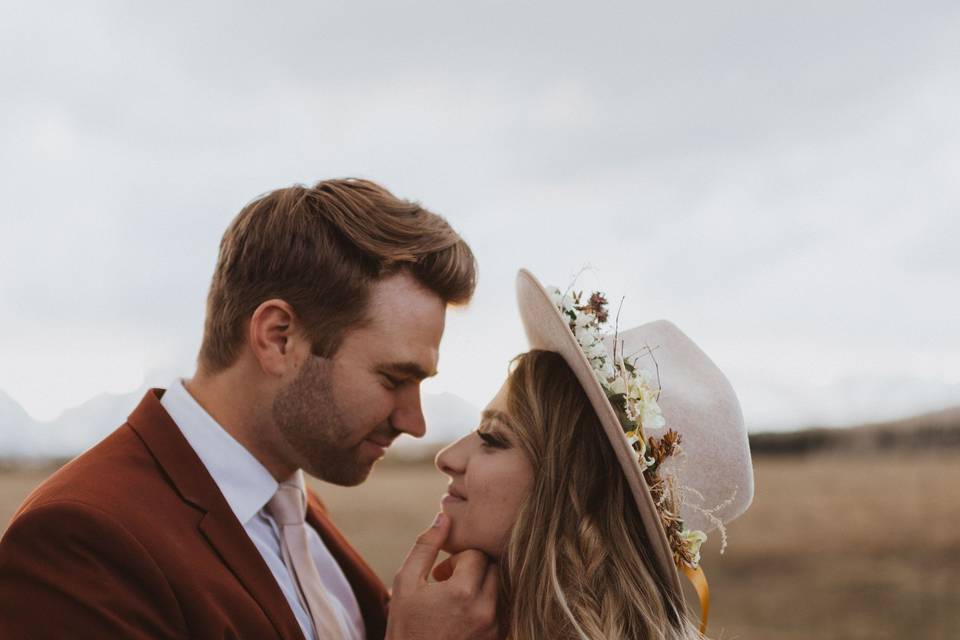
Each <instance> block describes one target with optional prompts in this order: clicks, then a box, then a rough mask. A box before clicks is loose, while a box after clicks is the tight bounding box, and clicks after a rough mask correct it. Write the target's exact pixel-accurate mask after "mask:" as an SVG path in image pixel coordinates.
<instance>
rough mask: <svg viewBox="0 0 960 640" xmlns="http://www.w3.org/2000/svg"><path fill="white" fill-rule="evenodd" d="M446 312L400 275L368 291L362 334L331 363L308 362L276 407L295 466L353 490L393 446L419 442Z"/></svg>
mask: <svg viewBox="0 0 960 640" xmlns="http://www.w3.org/2000/svg"><path fill="white" fill-rule="evenodd" d="M445 310H446V305H445V304H444V302H443V301H442V300H441V299H440V298H439V296H437V295H436V294H434V293H432V292H430V291H428V290H426V289H423V288H422V287H421V286H420V285H419V284H418V283H417V282H416V280H414V279H413V277H412V276H410V275H409V274H407V273H405V272H400V273H399V274H397V275H393V276H390V277H388V278H385V279H383V280H381V281H379V282H377V283H376V284H374V285H372V287H371V291H370V306H369V310H368V314H367V315H368V318H369V322H368V323H367V324H366V326H364V327H361V328H357V329H354V330H349V331H348V332H347V334H346V335H345V336H344V340H343V342H342V344H341V346H340V348H339V349H338V350H337V352H336V354H334V356H333V357H332V358H329V359H328V358H321V357H319V356H314V355H311V356H309V357H307V359H306V361H305V362H304V364H303V366H302V368H301V370H300V372H299V373H298V374H297V376H296V378H294V380H293V381H292V382H290V384H288V385H287V386H286V387H284V388H282V389H281V390H280V392H279V393H278V394H277V396H276V398H275V400H274V403H273V408H272V413H273V419H274V422H275V423H276V426H277V429H278V431H279V433H280V436H281V437H282V438H283V439H284V440H286V443H287V444H288V445H289V446H288V447H287V448H288V449H290V450H291V451H292V452H293V455H294V456H295V457H296V458H297V459H296V460H295V463H296V465H297V466H299V467H300V468H302V469H303V470H304V471H306V472H307V473H309V474H310V475H313V476H316V477H318V478H320V479H322V480H326V481H327V482H332V483H334V484H339V485H344V486H353V485H357V484H360V483H361V482H363V481H364V480H365V479H366V478H367V475H369V473H370V470H371V468H372V467H373V465H374V463H375V462H376V461H377V460H379V459H380V458H381V457H383V454H384V450H385V449H386V448H387V447H388V446H390V443H391V442H392V441H393V440H394V438H396V437H397V436H398V435H400V434H401V433H409V434H410V435H412V436H414V437H417V438H419V437H420V436H422V435H423V434H424V432H425V430H426V425H425V422H424V418H423V411H422V410H421V406H420V382H421V381H422V380H423V379H424V378H426V377H429V376H432V375H435V374H436V370H437V358H438V354H439V348H440V338H441V337H442V336H443V328H444V314H445Z"/></svg>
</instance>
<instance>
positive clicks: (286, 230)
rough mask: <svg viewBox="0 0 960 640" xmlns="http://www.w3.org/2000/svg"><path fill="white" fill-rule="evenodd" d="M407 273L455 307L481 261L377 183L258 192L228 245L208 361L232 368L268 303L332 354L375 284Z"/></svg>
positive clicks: (204, 351) (210, 325)
mask: <svg viewBox="0 0 960 640" xmlns="http://www.w3.org/2000/svg"><path fill="white" fill-rule="evenodd" d="M401 269H406V270H408V271H409V273H410V274H412V275H413V277H414V278H416V280H417V281H418V282H419V283H420V284H421V285H422V286H423V287H425V288H426V289H428V290H430V291H433V292H434V293H436V294H437V295H438V296H439V297H440V298H441V299H442V300H444V301H445V302H447V303H448V304H462V303H466V302H468V301H469V300H470V297H471V296H472V295H473V291H474V288H475V287H476V280H477V269H476V260H475V259H474V256H473V252H472V251H471V250H470V247H469V246H468V245H467V243H466V242H464V240H463V238H461V237H460V236H459V235H458V234H457V233H456V232H455V231H454V230H453V229H452V228H451V227H450V225H449V224H448V223H447V221H446V220H444V219H443V218H442V217H440V216H438V215H437V214H435V213H432V212H430V211H428V210H426V209H424V208H423V207H421V206H420V205H419V204H418V203H415V202H410V201H407V200H402V199H400V198H397V197H396V196H394V195H393V194H392V193H390V192H389V191H387V190H386V189H384V188H383V187H381V186H380V185H378V184H376V183H373V182H370V181H368V180H359V179H342V180H325V181H322V182H318V183H317V184H316V185H314V186H313V187H305V186H302V185H295V186H292V187H288V188H285V189H277V190H276V191H271V192H270V193H268V194H266V195H264V196H261V197H260V198H257V199H256V200H254V201H253V202H251V203H250V204H248V205H247V206H246V207H244V208H243V210H242V211H240V213H239V214H237V217H236V218H234V220H233V222H232V223H231V224H230V226H229V227H228V228H227V230H226V232H225V233H224V235H223V240H221V242H220V256H219V258H218V259H217V266H216V269H215V270H214V273H213V281H212V282H211V284H210V293H209V295H208V297H207V317H206V323H205V326H204V335H203V343H202V345H201V347H200V356H199V363H200V366H201V367H202V368H203V369H204V370H205V371H207V372H208V373H216V372H218V371H222V370H223V369H225V368H227V367H229V366H230V365H231V364H233V362H234V361H235V360H236V358H237V355H238V353H239V349H240V346H241V345H242V344H243V342H244V339H245V338H244V329H245V327H246V326H247V321H248V319H249V318H250V316H251V315H252V314H253V312H254V311H255V310H256V308H257V307H258V306H259V305H260V304H261V303H262V302H263V301H265V300H269V299H271V298H280V299H282V300H285V301H286V302H287V303H289V304H290V305H291V306H292V307H293V308H294V310H295V311H296V313H297V315H298V316H299V319H300V320H301V321H302V323H303V325H304V327H305V330H306V331H307V332H308V337H309V339H310V340H311V341H312V343H313V350H314V353H316V354H318V355H322V356H327V357H329V356H332V355H333V354H334V353H335V352H336V350H337V349H338V348H339V346H340V343H341V342H342V340H343V336H344V334H345V332H346V331H347V329H349V328H351V327H356V326H360V325H361V324H362V322H363V321H364V319H365V317H366V311H367V302H368V297H369V286H370V284H371V283H373V282H374V281H376V280H379V279H381V278H383V277H386V276H388V275H391V274H394V273H396V272H398V271H400V270H401Z"/></svg>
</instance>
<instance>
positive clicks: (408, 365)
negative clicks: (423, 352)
mask: <svg viewBox="0 0 960 640" xmlns="http://www.w3.org/2000/svg"><path fill="white" fill-rule="evenodd" d="M380 368H381V369H383V370H385V371H388V372H390V373H393V374H398V375H401V376H406V377H409V378H414V379H416V380H423V379H425V378H432V377H433V376H435V375H437V372H436V371H434V372H433V373H428V372H426V371H424V370H423V367H421V366H420V365H419V364H417V363H416V362H387V363H385V364H381V365H380Z"/></svg>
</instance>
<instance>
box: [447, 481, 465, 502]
mask: <svg viewBox="0 0 960 640" xmlns="http://www.w3.org/2000/svg"><path fill="white" fill-rule="evenodd" d="M466 500H467V499H466V498H465V497H464V495H463V493H461V492H460V491H458V490H457V489H456V488H454V487H453V485H451V486H449V487H447V492H446V493H445V494H443V498H442V499H441V502H444V503H446V502H465V501H466Z"/></svg>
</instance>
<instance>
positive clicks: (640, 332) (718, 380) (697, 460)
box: [604, 320, 753, 532]
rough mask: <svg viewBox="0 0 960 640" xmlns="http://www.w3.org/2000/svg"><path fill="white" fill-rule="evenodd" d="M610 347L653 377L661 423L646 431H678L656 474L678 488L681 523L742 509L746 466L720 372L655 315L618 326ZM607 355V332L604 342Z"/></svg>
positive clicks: (735, 412) (702, 522) (747, 492)
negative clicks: (677, 451)
mask: <svg viewBox="0 0 960 640" xmlns="http://www.w3.org/2000/svg"><path fill="white" fill-rule="evenodd" d="M615 339H616V350H617V354H618V355H622V356H623V357H624V358H625V359H627V360H628V361H632V362H633V363H634V365H635V366H636V367H637V368H638V369H642V370H645V371H647V372H648V373H649V374H650V376H651V378H652V379H653V380H654V381H655V382H657V383H658V385H659V387H660V394H659V398H658V400H657V402H658V404H659V405H660V410H661V412H662V414H663V417H664V420H665V425H664V427H663V428H662V429H656V430H650V429H648V430H647V433H646V434H645V435H646V436H647V437H650V436H653V437H657V438H659V437H660V436H662V435H663V433H665V432H666V430H667V429H673V430H674V431H676V432H677V433H679V434H680V436H681V438H682V441H681V450H682V455H680V456H679V457H672V458H670V459H668V460H667V461H666V462H665V463H664V465H663V467H662V469H661V475H663V476H665V477H666V476H669V477H672V479H673V481H674V482H675V486H677V487H678V488H679V489H680V491H682V492H683V494H684V495H683V500H682V501H681V507H680V515H681V517H682V519H683V522H684V525H685V526H686V527H687V528H689V529H700V530H702V531H707V532H709V531H711V530H713V529H715V528H716V527H717V522H716V521H715V520H714V519H713V518H711V517H710V516H708V515H707V514H708V513H710V514H712V515H713V516H715V517H716V518H718V519H719V520H720V521H722V522H724V523H726V522H729V521H731V520H733V519H734V518H736V517H737V516H739V515H740V514H742V513H743V512H744V511H746V510H747V507H749V506H750V502H751V500H752V499H753V468H752V463H751V459H750V446H749V442H748V439H747V431H746V427H745V425H744V421H743V413H742V411H741V409H740V403H739V401H738V400H737V396H736V394H735V393H734V391H733V387H732V386H731V385H730V382H729V381H728V380H727V377H726V376H725V375H724V374H723V372H722V371H721V370H720V369H719V367H717V365H716V364H714V362H713V361H712V360H711V359H710V358H709V357H708V356H707V354H706V353H704V352H703V350H701V349H700V347H698V346H697V345H696V343H694V342H693V340H691V339H690V338H689V337H688V336H687V335H686V334H685V333H683V331H681V330H680V329H678V328H677V327H676V326H675V325H674V324H673V323H671V322H669V321H667V320H657V321H654V322H649V323H646V324H643V325H640V326H638V327H633V328H631V329H628V330H625V331H620V332H618V333H617V335H616V338H615ZM604 346H605V348H606V349H607V352H608V353H609V354H610V355H611V357H612V356H613V351H614V336H612V335H611V336H607V337H606V338H605V340H604Z"/></svg>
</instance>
